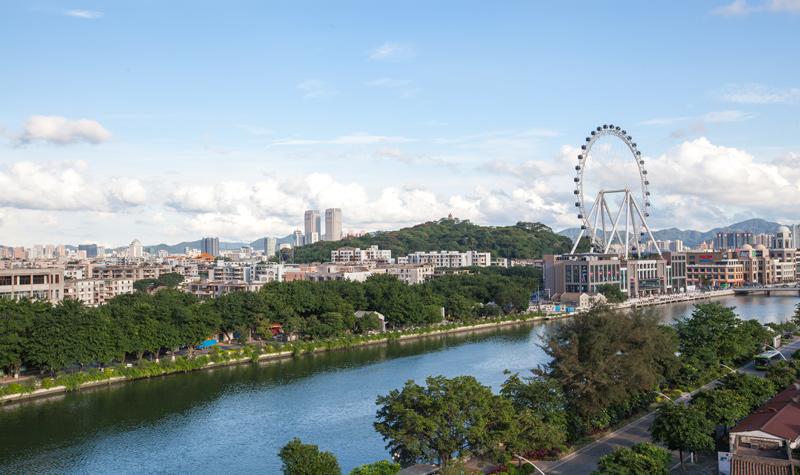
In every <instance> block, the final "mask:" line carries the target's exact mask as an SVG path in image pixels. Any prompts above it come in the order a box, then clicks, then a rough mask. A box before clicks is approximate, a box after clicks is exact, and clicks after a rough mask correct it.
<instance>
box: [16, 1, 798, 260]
mask: <svg viewBox="0 0 800 475" xmlns="http://www.w3.org/2000/svg"><path fill="white" fill-rule="evenodd" d="M76 8H78V6H73V5H69V6H66V5H64V4H62V3H55V2H49V3H48V2H45V3H43V4H37V5H36V6H33V5H30V4H29V3H27V2H10V3H9V4H8V5H7V6H6V13H5V14H4V15H3V18H2V19H0V38H2V39H4V40H6V41H3V42H2V43H0V51H2V52H3V53H5V54H6V57H8V58H9V59H10V60H9V61H8V62H7V63H6V66H3V75H2V77H3V84H4V86H5V87H4V88H3V91H4V93H3V95H2V96H0V97H2V99H3V103H4V108H3V110H2V111H0V131H1V132H0V184H2V185H3V189H4V190H5V193H4V194H3V197H2V198H0V226H2V229H3V243H2V244H15V245H16V244H19V245H32V244H35V243H44V242H54V241H60V242H64V243H70V244H72V243H75V244H79V243H93V242H97V243H98V244H114V245H119V246H122V245H125V244H126V243H128V242H130V241H131V240H132V239H134V238H135V237H137V236H138V237H140V238H141V237H142V236H147V237H148V241H151V240H152V243H157V242H165V243H168V242H178V241H182V240H185V239H186V238H188V237H192V236H219V237H220V238H221V240H226V241H248V242H249V241H251V240H254V239H257V238H261V237H264V236H286V235H289V234H291V233H292V231H293V230H295V229H301V228H302V224H303V223H302V216H303V212H304V211H305V210H306V209H326V208H329V207H337V208H342V209H345V210H346V213H345V214H346V216H345V222H344V225H345V227H347V228H350V229H363V230H370V231H372V230H387V229H397V228H400V227H403V226H407V225H411V224H415V223H418V222H424V221H428V220H431V219H437V218H440V217H442V216H447V215H448V214H449V213H452V214H453V215H455V216H457V217H459V218H463V219H470V220H471V221H473V222H476V223H480V224H486V225H500V224H512V223H514V222H516V221H540V222H543V223H545V224H547V225H549V226H551V227H553V228H554V229H556V230H560V229H563V228H568V227H574V226H576V225H578V221H577V219H576V218H575V214H574V212H573V209H572V208H571V206H570V205H571V201H572V200H571V194H572V184H571V177H572V165H573V164H574V160H575V153H576V150H577V147H579V146H580V144H581V142H582V139H583V137H584V136H585V134H586V132H587V131H588V130H590V129H591V127H593V126H594V125H596V124H597V123H606V122H614V123H616V124H621V125H624V126H625V127H626V128H627V129H628V130H629V131H631V133H632V134H633V135H634V136H635V137H636V138H637V140H638V141H639V145H640V148H641V150H642V152H643V154H644V155H645V158H646V160H647V162H648V164H649V165H648V169H649V170H650V171H651V172H652V177H653V180H652V181H653V186H652V190H653V208H652V219H651V225H652V227H653V228H655V229H660V228H666V227H672V226H677V227H680V228H682V229H686V228H693V229H710V228H713V227H715V226H721V225H726V224H729V223H732V222H735V221H740V220H743V219H746V218H751V217H763V218H765V219H768V220H771V221H777V222H781V223H786V224H792V223H796V222H800V215H798V214H797V211H796V210H797V209H800V143H798V137H800V133H798V132H800V119H798V117H800V115H799V114H798V112H800V88H799V87H800V86H799V85H798V83H797V78H798V77H800V74H798V72H800V70H799V69H798V65H797V64H796V62H792V61H790V60H787V58H792V57H797V56H798V53H800V50H799V48H800V45H798V44H797V42H796V41H793V40H794V32H795V31H796V30H797V27H798V22H800V14H798V13H799V12H800V4H798V3H797V2H774V1H763V2H755V1H751V2H741V1H738V2H733V3H731V2H723V1H709V2H692V3H684V4H668V5H667V4H662V5H640V4H637V3H635V2H625V3H621V4H619V5H618V6H617V7H616V8H613V9H611V8H609V9H593V10H592V12H591V14H587V12H585V11H584V10H585V9H586V7H585V5H581V4H577V3H573V4H559V5H533V4H527V3H508V4H506V5H504V7H503V9H497V8H494V7H492V8H490V7H488V6H485V5H481V4H480V3H466V4H464V3H458V4H456V3H449V2H442V3H438V4H437V5H427V4H424V3H419V4H418V8H407V7H403V8H399V7H398V8H395V7H388V6H380V7H378V6H375V5H370V4H367V3H361V2H351V3H347V4H339V5H336V6H334V5H313V6H312V5H310V4H301V5H292V6H286V5H284V6H280V5H260V4H256V3H252V4H246V5H245V6H240V7H239V8H238V9H227V10H222V11H218V9H217V8H214V7H213V5H211V4H207V3H203V2H200V3H197V4H193V8H194V9H196V11H197V12H199V13H209V12H210V10H212V9H213V10H214V11H215V15H207V14H201V15H198V16H197V17H190V18H185V17H184V16H183V13H184V8H183V7H180V6H177V5H169V4H168V5H159V8H158V13H157V14H153V15H150V12H149V11H148V9H146V8H141V7H134V6H132V5H127V6H126V5H118V4H110V3H102V2H91V4H90V5H87V6H86V7H81V8H85V9H81V10H77V9H76ZM76 12H78V13H80V14H78V13H76ZM412 14H413V19H412V17H411V15H412ZM203 18H214V19H213V20H208V19H203ZM256 18H257V19H258V21H255V19H256ZM389 18H391V19H392V21H388V19H389ZM405 20H407V21H405ZM412 20H413V21H412ZM442 24H447V25H451V26H452V31H450V30H446V31H443V30H442V28H441V26H442ZM298 25H299V27H298ZM412 25H413V26H412ZM676 25H680V30H679V31H680V32H681V35H680V37H678V36H676V35H675V33H674V31H677V30H676V29H675V26H676ZM290 27H291V28H293V29H299V31H302V32H303V35H302V36H303V38H304V39H302V40H295V41H294V42H287V41H285V38H286V37H289V36H290V35H289V31H288V28H290ZM23 29H24V31H23ZM142 29H146V30H147V31H148V35H146V36H145V37H142V35H141V34H140V33H139V32H140V31H141V30H142ZM176 30H178V31H179V32H180V33H181V34H179V35H175V32H176ZM209 31H213V32H214V33H213V34H212V35H210V36H207V33H208V32H209ZM588 31H591V32H592V33H591V34H590V33H588ZM23 35H24V36H26V37H27V36H31V37H35V38H37V39H38V40H37V41H30V42H24V43H20V42H18V41H14V38H18V37H21V36H23ZM596 35H602V36H603V37H604V38H605V40H606V41H605V42H604V43H605V44H606V45H607V46H606V47H600V46H599V44H598V43H597V42H596V41H594V40H593V38H594V37H595V36H596ZM294 37H295V38H296V37H297V35H294ZM512 38H513V40H512ZM552 45H557V46H558V47H557V48H552V47H551V46H552ZM620 51H621V53H622V54H620ZM201 53H202V54H201ZM175 64H179V67H175V66H174V65H175ZM285 64H292V66H293V67H292V68H285V67H283V66H284V65H285ZM587 72H590V73H591V74H587ZM12 91H13V93H12ZM656 91H657V93H654V92H656ZM387 111H390V112H387ZM343 165H344V166H343ZM618 169H619V168H618V164H614V163H610V164H609V167H608V170H609V171H610V173H615V172H616V171H617V170H618ZM732 190H746V191H747V192H731V191H732ZM147 244H151V243H150V242H148V243H147Z"/></svg>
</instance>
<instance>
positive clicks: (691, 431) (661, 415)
mask: <svg viewBox="0 0 800 475" xmlns="http://www.w3.org/2000/svg"><path fill="white" fill-rule="evenodd" d="M712 430H713V427H712V423H711V422H710V421H709V420H708V419H706V417H705V414H703V413H702V412H701V411H700V410H699V409H697V408H696V407H693V406H684V405H683V404H671V403H670V404H663V405H662V406H661V407H660V408H659V409H658V411H657V412H656V417H655V419H654V420H653V425H652V426H651V427H650V434H652V436H653V440H654V441H656V442H659V443H662V444H664V445H665V446H667V448H668V449H670V450H677V451H678V454H679V456H680V461H681V468H683V467H684V465H683V453H684V452H687V451H688V452H692V453H693V452H698V451H707V450H712V449H713V448H714V439H713V438H712V437H711V435H710V433H711V431H712Z"/></svg>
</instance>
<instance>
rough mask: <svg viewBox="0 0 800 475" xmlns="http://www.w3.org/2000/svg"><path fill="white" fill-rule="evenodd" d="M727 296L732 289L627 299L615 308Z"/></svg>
mask: <svg viewBox="0 0 800 475" xmlns="http://www.w3.org/2000/svg"><path fill="white" fill-rule="evenodd" d="M729 295H735V293H734V290H733V289H725V290H711V291H706V292H687V293H678V294H667V295H654V296H652V297H643V298H638V299H628V300H626V301H625V302H622V303H620V304H617V308H638V307H651V306H654V305H666V304H670V303H676V302H688V301H692V300H708V299H713V298H719V297H727V296H729Z"/></svg>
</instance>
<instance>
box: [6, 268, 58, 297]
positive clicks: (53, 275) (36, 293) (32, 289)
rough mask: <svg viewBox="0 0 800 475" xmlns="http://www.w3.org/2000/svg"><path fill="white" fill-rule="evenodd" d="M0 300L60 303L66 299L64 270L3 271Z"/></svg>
mask: <svg viewBox="0 0 800 475" xmlns="http://www.w3.org/2000/svg"><path fill="white" fill-rule="evenodd" d="M0 298H8V299H21V298H28V299H32V300H47V301H49V302H51V303H57V302H60V301H61V300H62V299H63V298H64V268H63V267H48V268H39V269H24V268H23V269H2V270H0Z"/></svg>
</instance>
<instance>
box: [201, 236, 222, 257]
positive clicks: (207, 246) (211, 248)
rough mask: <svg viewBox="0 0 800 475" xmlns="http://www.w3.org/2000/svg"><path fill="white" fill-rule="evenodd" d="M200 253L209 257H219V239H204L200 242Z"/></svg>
mask: <svg viewBox="0 0 800 475" xmlns="http://www.w3.org/2000/svg"><path fill="white" fill-rule="evenodd" d="M200 251H201V252H203V253H205V254H208V255H209V256H214V257H217V256H219V238H216V237H204V238H203V239H202V241H201V242H200Z"/></svg>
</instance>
